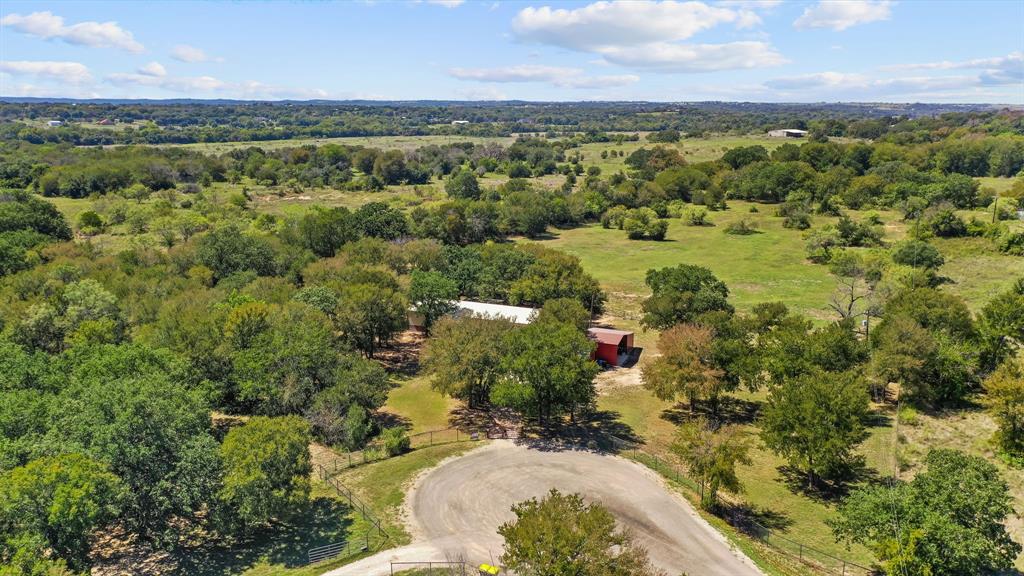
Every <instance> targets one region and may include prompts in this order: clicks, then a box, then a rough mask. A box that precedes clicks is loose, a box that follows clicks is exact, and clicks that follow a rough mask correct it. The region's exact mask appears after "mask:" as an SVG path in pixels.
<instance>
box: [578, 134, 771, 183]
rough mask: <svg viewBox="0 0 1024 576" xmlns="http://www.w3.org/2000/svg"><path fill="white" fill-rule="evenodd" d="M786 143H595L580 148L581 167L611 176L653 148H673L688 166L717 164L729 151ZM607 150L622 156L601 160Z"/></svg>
mask: <svg viewBox="0 0 1024 576" xmlns="http://www.w3.org/2000/svg"><path fill="white" fill-rule="evenodd" d="M786 142H787V141H786V140H785V139H784V138H769V137H767V136H711V137H708V138H693V139H686V140H681V141H679V142H675V143H671V144H663V143H657V142H650V141H648V140H647V138H646V137H644V136H643V135H641V138H640V140H639V141H637V142H623V143H622V144H615V143H614V142H594V143H592V144H583V145H582V146H580V148H579V151H580V152H582V154H583V163H584V165H586V166H591V165H594V166H597V167H598V168H600V169H601V172H602V173H606V174H610V173H614V172H618V171H619V170H626V169H627V168H626V164H625V160H626V158H627V157H628V156H629V155H630V154H632V153H633V152H635V151H637V150H638V149H640V148H651V147H653V146H668V147H673V148H675V149H677V150H679V152H680V154H682V155H683V158H685V159H686V161H687V162H691V163H693V162H704V161H707V160H717V159H719V158H721V157H722V154H723V153H724V152H725V151H726V150H728V149H729V148H736V147H738V146H753V145H755V144H759V145H761V146H764V147H765V148H766V149H767V150H768V151H769V152H771V151H772V150H774V149H776V148H778V147H779V146H781V145H782V144H785V143H786ZM610 150H616V151H621V152H622V153H623V155H621V156H619V155H616V157H615V158H611V157H608V158H601V152H603V151H610ZM569 154H572V151H571V150H570V151H569Z"/></svg>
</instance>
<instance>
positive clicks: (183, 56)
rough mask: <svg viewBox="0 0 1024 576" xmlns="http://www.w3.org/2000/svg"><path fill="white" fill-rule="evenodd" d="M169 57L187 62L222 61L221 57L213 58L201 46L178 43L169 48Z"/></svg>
mask: <svg viewBox="0 0 1024 576" xmlns="http://www.w3.org/2000/svg"><path fill="white" fill-rule="evenodd" d="M171 58H174V59H175V60H177V61H179V62H188V63H190V64H192V63H196V62H223V61H224V59H223V58H214V57H212V56H210V55H209V54H207V53H206V51H204V50H203V49H202V48H196V47H195V46H189V45H188V44H178V45H177V46H175V47H174V48H173V49H172V50H171Z"/></svg>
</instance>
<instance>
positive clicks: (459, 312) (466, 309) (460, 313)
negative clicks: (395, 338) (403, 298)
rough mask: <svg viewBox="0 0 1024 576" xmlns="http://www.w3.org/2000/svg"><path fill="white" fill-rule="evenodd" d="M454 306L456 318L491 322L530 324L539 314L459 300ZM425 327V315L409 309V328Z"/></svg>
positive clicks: (524, 309)
mask: <svg viewBox="0 0 1024 576" xmlns="http://www.w3.org/2000/svg"><path fill="white" fill-rule="evenodd" d="M454 304H455V310H454V311H453V312H452V314H451V315H452V316H454V317H455V318H466V317H473V318H486V319H489V320H508V321H509V322H512V323H513V324H529V323H530V322H532V321H533V319H534V315H535V314H536V313H537V309H536V308H526V307H524V306H508V305H506V304H491V303H489V302H474V301H472V300H459V301H458V302H454ZM424 325H425V319H424V317H423V314H421V313H419V312H418V311H417V310H416V306H415V305H413V306H411V307H410V309H409V327H410V328H413V329H414V330H423V328H424Z"/></svg>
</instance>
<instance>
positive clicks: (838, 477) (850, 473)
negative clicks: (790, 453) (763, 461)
mask: <svg viewBox="0 0 1024 576" xmlns="http://www.w3.org/2000/svg"><path fill="white" fill-rule="evenodd" d="M778 471H779V474H780V475H781V476H782V481H783V482H784V483H785V484H786V487H787V488H789V490H790V492H793V493H794V494H800V495H802V496H806V497H807V498H810V499H811V500H814V501H817V502H821V503H836V502H838V501H840V500H842V499H843V498H845V497H846V496H848V495H849V493H850V491H851V490H852V489H854V488H856V487H858V486H862V485H866V484H873V483H876V482H880V481H881V479H880V477H879V474H878V471H877V470H875V469H874V468H870V467H868V466H867V464H865V462H864V458H863V457H858V458H856V459H854V461H853V462H851V463H850V464H849V465H848V466H847V467H846V469H845V470H842V471H840V472H838V473H837V474H835V475H834V476H833V477H831V478H828V479H824V478H815V480H814V482H808V479H807V472H806V471H804V470H798V469H796V468H794V467H792V466H787V465H783V466H779V467H778Z"/></svg>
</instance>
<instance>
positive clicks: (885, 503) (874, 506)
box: [832, 449, 1021, 576]
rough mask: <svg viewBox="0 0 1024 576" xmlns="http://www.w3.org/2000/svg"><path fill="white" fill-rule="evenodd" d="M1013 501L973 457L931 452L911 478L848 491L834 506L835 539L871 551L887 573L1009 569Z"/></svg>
mask: <svg viewBox="0 0 1024 576" xmlns="http://www.w3.org/2000/svg"><path fill="white" fill-rule="evenodd" d="M1012 502H1013V499H1012V497H1011V495H1010V491H1009V488H1008V487H1007V485H1006V481H1005V480H1003V479H1002V477H1000V475H999V470H998V469H997V468H996V467H995V466H993V465H992V464H990V463H988V462H986V461H985V460H984V459H982V458H980V457H978V456H969V455H967V454H964V453H962V452H957V451H955V450H948V449H937V450H932V451H931V452H929V453H928V456H927V457H926V458H925V468H924V470H922V471H920V472H918V474H917V475H916V476H915V477H914V479H913V480H911V481H910V482H907V483H902V482H900V483H896V484H894V485H886V484H874V485H871V486H868V487H866V488H860V489H858V490H855V491H854V492H853V493H851V494H850V496H849V497H848V498H847V499H846V500H845V501H844V502H843V504H842V505H841V506H840V507H839V515H838V517H837V518H836V519H835V520H834V521H833V522H832V529H833V531H834V532H835V535H836V537H837V538H839V539H843V540H847V541H850V542H856V543H860V544H864V545H866V546H868V547H869V548H871V549H872V551H874V553H875V555H876V557H878V559H879V561H880V563H881V564H882V566H883V567H884V568H885V570H886V573H887V574H892V575H893V576H896V575H898V574H904V573H905V572H903V570H904V568H907V569H915V570H916V571H915V572H912V573H913V574H931V575H934V576H958V575H961V574H984V573H989V572H992V573H995V572H998V571H1000V570H1009V569H1011V568H1012V566H1013V562H1014V559H1015V558H1016V557H1017V555H1018V554H1020V552H1021V545H1020V544H1018V543H1017V542H1014V541H1013V540H1012V539H1011V537H1010V534H1009V533H1008V532H1007V529H1006V525H1005V522H1006V519H1007V517H1008V516H1009V515H1010V514H1011V513H1012V512H1013V506H1012Z"/></svg>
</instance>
